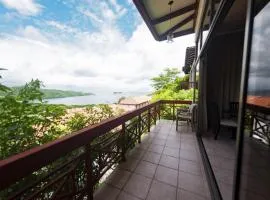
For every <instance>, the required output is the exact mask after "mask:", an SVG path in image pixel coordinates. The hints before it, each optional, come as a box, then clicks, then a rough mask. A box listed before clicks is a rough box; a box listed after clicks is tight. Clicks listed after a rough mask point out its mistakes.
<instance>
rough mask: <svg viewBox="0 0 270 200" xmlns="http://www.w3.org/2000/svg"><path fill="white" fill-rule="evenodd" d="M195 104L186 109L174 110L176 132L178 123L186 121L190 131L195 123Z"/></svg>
mask: <svg viewBox="0 0 270 200" xmlns="http://www.w3.org/2000/svg"><path fill="white" fill-rule="evenodd" d="M196 116H197V104H191V105H190V106H189V108H188V109H183V108H179V109H177V110H176V130H178V126H179V125H178V124H179V121H186V122H187V124H188V125H189V124H191V127H192V130H193V129H194V127H195V123H196V121H197V118H196Z"/></svg>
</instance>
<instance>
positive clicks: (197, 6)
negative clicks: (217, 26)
mask: <svg viewBox="0 0 270 200" xmlns="http://www.w3.org/2000/svg"><path fill="white" fill-rule="evenodd" d="M198 9H199V2H198V0H196V10H195V12H194V22H193V30H194V32H195V27H196V23H197V17H198Z"/></svg>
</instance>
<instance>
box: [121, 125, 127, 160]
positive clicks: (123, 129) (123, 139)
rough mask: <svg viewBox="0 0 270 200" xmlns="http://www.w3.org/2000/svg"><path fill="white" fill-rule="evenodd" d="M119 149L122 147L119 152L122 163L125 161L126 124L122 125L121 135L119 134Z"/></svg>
mask: <svg viewBox="0 0 270 200" xmlns="http://www.w3.org/2000/svg"><path fill="white" fill-rule="evenodd" d="M121 134H122V135H121V147H122V151H121V157H122V161H126V155H125V154H126V140H125V139H126V124H125V123H123V124H122V133H121Z"/></svg>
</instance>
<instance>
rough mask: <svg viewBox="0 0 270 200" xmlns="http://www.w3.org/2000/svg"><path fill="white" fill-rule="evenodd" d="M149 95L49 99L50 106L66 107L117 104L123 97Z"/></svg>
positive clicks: (130, 94) (139, 93)
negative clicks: (59, 105)
mask: <svg viewBox="0 0 270 200" xmlns="http://www.w3.org/2000/svg"><path fill="white" fill-rule="evenodd" d="M147 94H149V93H145V92H123V93H117V94H113V93H108V94H95V95H87V96H75V97H66V98H56V99H47V100H46V101H47V102H48V103H49V104H65V105H86V104H113V103H117V102H118V100H119V99H120V98H121V97H131V96H143V95H147Z"/></svg>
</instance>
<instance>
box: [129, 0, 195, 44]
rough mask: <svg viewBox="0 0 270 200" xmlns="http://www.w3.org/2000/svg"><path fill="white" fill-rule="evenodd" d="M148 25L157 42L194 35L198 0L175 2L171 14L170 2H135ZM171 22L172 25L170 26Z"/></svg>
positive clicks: (160, 0) (162, 0)
mask: <svg viewBox="0 0 270 200" xmlns="http://www.w3.org/2000/svg"><path fill="white" fill-rule="evenodd" d="M133 2H134V4H135V5H136V7H137V9H138V11H139V12H140V14H141V16H142V18H143V19H144V21H145V23H146V25H147V26H148V28H149V30H150V31H151V33H152V35H153V36H154V38H155V39H156V40H157V41H162V40H166V39H167V35H168V33H170V32H172V33H173V35H174V37H179V36H183V35H187V34H191V33H194V30H195V25H196V15H197V7H198V6H197V5H198V3H197V0H184V1H183V0H174V2H173V5H172V11H171V13H170V6H169V5H168V2H169V0H158V1H157V0H133ZM170 20H171V24H170Z"/></svg>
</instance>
